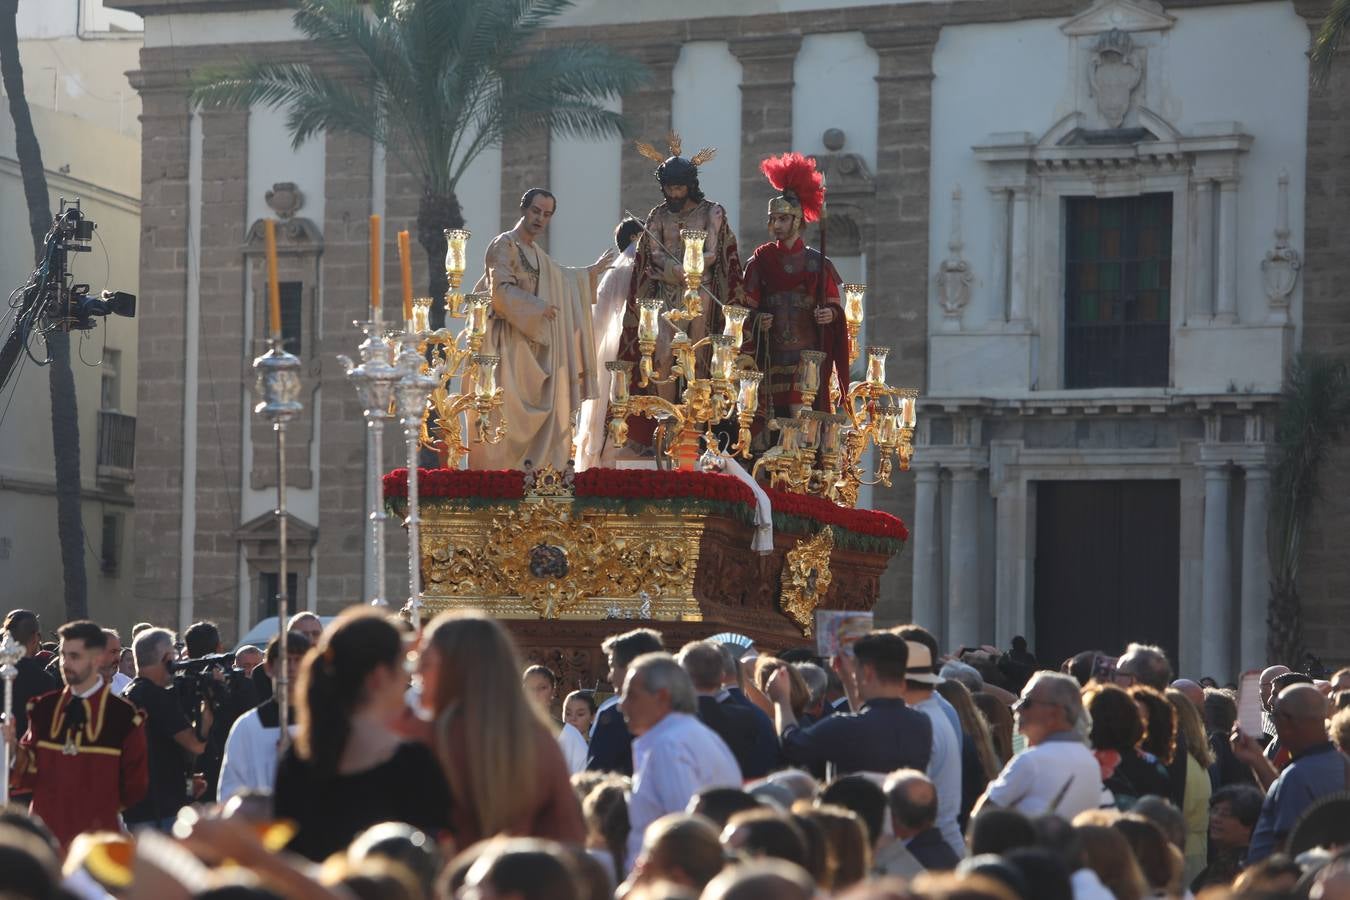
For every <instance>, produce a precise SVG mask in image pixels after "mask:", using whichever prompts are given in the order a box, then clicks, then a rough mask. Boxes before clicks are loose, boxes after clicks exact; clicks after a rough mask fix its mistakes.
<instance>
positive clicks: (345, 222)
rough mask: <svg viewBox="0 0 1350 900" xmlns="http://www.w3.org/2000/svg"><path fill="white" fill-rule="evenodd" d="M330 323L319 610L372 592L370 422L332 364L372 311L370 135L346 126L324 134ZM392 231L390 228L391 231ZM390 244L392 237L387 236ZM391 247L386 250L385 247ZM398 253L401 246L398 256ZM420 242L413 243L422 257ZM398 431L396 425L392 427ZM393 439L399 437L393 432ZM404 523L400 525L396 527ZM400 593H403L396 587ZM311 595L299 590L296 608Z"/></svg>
mask: <svg viewBox="0 0 1350 900" xmlns="http://www.w3.org/2000/svg"><path fill="white" fill-rule="evenodd" d="M324 142H325V158H326V165H325V167H324V191H325V193H326V194H327V202H326V204H325V206H324V223H323V228H324V248H325V250H326V251H327V252H326V253H324V256H323V259H322V265H323V303H322V304H321V305H320V310H319V325H320V327H321V328H322V329H323V348H324V365H323V366H322V368H321V369H320V372H319V379H320V382H319V383H320V384H321V385H322V388H321V390H320V393H319V401H318V403H319V417H318V418H319V422H320V424H321V425H322V427H323V442H322V445H321V446H320V449H319V521H318V526H319V530H318V545H317V547H316V548H315V554H316V556H317V558H318V559H320V560H322V561H323V562H322V564H321V565H319V566H317V567H316V575H317V577H318V590H317V591H316V594H317V596H318V597H319V598H320V602H321V603H322V607H321V608H320V610H319V612H321V613H323V614H328V613H330V612H336V611H338V610H340V609H341V607H342V606H343V605H344V604H345V603H347V602H349V601H350V600H351V598H354V597H365V596H366V591H365V569H364V562H365V557H364V550H365V545H366V542H365V540H364V538H365V528H364V524H365V508H366V494H365V471H366V467H365V460H366V440H367V435H366V432H367V430H368V429H367V428H366V423H365V420H364V418H363V417H362V411H361V404H360V402H358V400H357V397H356V390H355V389H354V388H353V387H352V384H351V382H350V381H349V380H348V379H347V375H346V373H345V372H343V371H342V367H341V366H336V365H329V364H328V360H331V359H332V358H333V355H334V354H337V353H345V354H346V355H348V356H355V355H356V346H357V345H358V344H359V343H360V342H361V339H362V335H361V333H360V332H359V331H357V329H356V327H355V326H354V325H352V322H353V320H356V319H362V318H364V317H365V316H366V315H367V314H368V313H367V310H368V307H369V303H370V297H369V293H370V292H369V284H370V262H369V260H370V250H369V247H370V237H369V225H368V224H367V221H368V220H367V217H368V216H369V215H370V212H371V206H370V204H371V176H372V170H373V159H372V153H371V144H370V141H369V140H367V139H366V138H362V137H355V136H352V135H348V134H343V133H341V132H331V131H330V132H328V133H327V134H326V135H325V136H324ZM386 234H387V232H386ZM385 247H386V248H388V247H390V242H386V243H385ZM386 253H387V250H386ZM396 255H397V254H395V256H396ZM420 255H421V253H420V250H414V253H413V256H414V259H416V258H417V257H418V256H420ZM477 264H478V261H477V260H471V261H470V268H471V269H472V268H474V267H475V266H476V265H477ZM394 433H396V432H395V430H394V429H393V428H392V427H391V428H390V429H389V434H394ZM391 440H392V438H391ZM391 530H397V529H391ZM393 596H395V597H397V596H401V595H399V594H394V595H393ZM308 599H309V598H308V597H299V598H296V602H295V604H294V606H295V608H296V609H301V608H304V607H305V605H306V604H307V602H308Z"/></svg>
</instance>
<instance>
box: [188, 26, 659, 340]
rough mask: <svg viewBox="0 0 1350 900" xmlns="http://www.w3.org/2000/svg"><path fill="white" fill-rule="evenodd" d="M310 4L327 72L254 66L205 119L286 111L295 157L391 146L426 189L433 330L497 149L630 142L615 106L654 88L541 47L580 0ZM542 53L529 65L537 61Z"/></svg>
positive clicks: (226, 76) (614, 65)
mask: <svg viewBox="0 0 1350 900" xmlns="http://www.w3.org/2000/svg"><path fill="white" fill-rule="evenodd" d="M366 5H367V4H366V3H364V2H361V0H299V8H298V9H297V10H296V12H295V18H294V21H295V25H296V27H297V28H298V29H299V30H300V31H301V32H303V33H304V34H305V35H306V36H307V37H308V38H309V39H310V40H312V41H313V42H314V43H315V44H316V45H317V46H318V49H319V50H320V51H321V55H322V57H323V58H324V59H329V60H342V61H343V62H345V63H347V64H349V65H350V67H351V69H352V72H353V73H354V75H355V79H354V80H352V79H344V78H343V77H340V76H337V75H333V74H329V72H328V71H321V70H320V69H319V68H317V67H316V66H314V65H311V64H309V63H305V62H278V61H251V62H245V63H243V64H241V65H240V66H238V67H236V68H234V69H231V70H228V71H212V72H207V73H204V74H203V75H202V77H201V78H200V79H198V80H197V82H196V88H195V90H194V92H193V96H194V98H195V99H196V100H198V101H199V102H201V103H202V104H203V105H204V106H228V107H234V108H247V107H249V106H252V105H254V104H258V105H262V106H267V107H273V108H281V109H285V110H286V111H287V112H288V117H287V122H286V124H287V128H288V129H289V130H290V132H291V138H292V142H293V145H294V146H296V147H298V146H300V144H302V143H303V142H304V141H305V140H307V139H308V138H310V137H312V136H314V135H316V134H318V133H319V132H321V131H324V130H326V129H331V130H336V131H346V132H350V133H354V134H358V135H362V136H364V137H367V138H370V139H371V140H372V141H375V142H376V143H379V144H382V145H383V146H384V147H385V148H386V150H387V151H388V152H389V153H390V154H392V155H394V156H396V157H398V158H399V159H400V160H401V161H402V162H403V164H404V165H405V167H407V169H408V171H411V172H416V173H417V174H418V176H419V177H420V178H421V180H422V199H421V202H420V204H419V206H418V210H417V240H418V243H419V244H421V245H422V248H423V249H424V250H425V251H426V254H427V259H428V262H429V264H430V270H431V277H430V291H431V296H432V297H433V298H435V303H436V305H435V307H434V311H433V324H434V325H439V324H441V323H442V322H443V321H444V306H443V298H444V295H445V292H446V287H447V285H446V278H445V269H444V266H443V265H441V260H442V259H443V258H444V256H445V236H444V231H445V229H447V228H459V227H462V226H463V225H464V224H465V222H464V214H463V211H462V210H461V209H460V205H459V200H458V199H457V197H456V194H455V191H456V187H457V186H458V184H459V181H460V179H461V178H462V177H463V176H464V173H465V171H466V170H467V169H468V167H469V164H470V163H472V162H473V161H474V159H475V158H477V157H478V155H479V154H480V153H482V152H483V151H484V150H486V149H488V148H489V147H493V146H496V145H499V144H501V143H503V142H506V141H511V140H514V139H518V138H521V137H524V136H527V135H529V134H531V133H534V132H536V130H537V129H540V128H548V129H551V130H552V131H553V132H554V133H557V134H561V135H565V136H572V137H583V138H599V137H607V136H613V135H621V134H624V133H625V130H626V129H625V125H624V119H623V116H622V115H621V114H619V113H616V112H613V111H611V110H609V109H606V108H605V106H604V103H605V101H607V100H610V99H612V98H616V97H620V96H622V95H623V94H625V93H627V92H628V91H630V90H632V89H633V88H635V87H637V86H638V85H640V84H641V83H643V82H644V81H645V80H646V78H647V70H646V68H645V67H644V66H643V65H642V64H641V63H639V62H637V61H636V60H633V59H630V58H628V57H625V56H622V55H620V54H618V53H616V52H614V51H613V50H611V49H609V48H607V47H602V46H599V45H595V44H588V43H567V44H554V45H549V46H547V47H545V46H542V45H540V44H539V43H538V42H537V41H535V43H533V44H531V41H532V39H535V38H537V37H538V36H539V33H540V31H541V30H542V29H543V28H544V27H545V26H546V25H547V24H548V23H549V22H550V21H552V20H553V19H555V18H556V17H557V16H558V15H559V14H561V13H562V12H564V11H566V10H567V9H570V8H571V7H572V5H573V0H371V2H370V4H369V6H370V8H371V12H373V15H369V14H368V13H367V10H366ZM527 46H528V47H529V52H524V51H525V49H526V48H527Z"/></svg>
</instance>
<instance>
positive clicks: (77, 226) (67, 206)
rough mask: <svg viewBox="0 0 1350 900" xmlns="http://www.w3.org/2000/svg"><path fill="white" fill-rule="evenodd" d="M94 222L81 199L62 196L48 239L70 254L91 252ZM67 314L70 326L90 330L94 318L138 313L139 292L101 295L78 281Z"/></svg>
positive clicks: (71, 292)
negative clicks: (136, 293)
mask: <svg viewBox="0 0 1350 900" xmlns="http://www.w3.org/2000/svg"><path fill="white" fill-rule="evenodd" d="M96 227H97V226H96V225H95V224H94V221H93V220H92V219H90V218H88V217H87V216H85V214H84V211H83V210H82V209H80V201H79V200H76V201H74V203H68V202H67V201H66V199H65V198H64V197H63V198H62V199H61V211H60V212H59V213H57V215H56V220H55V221H54V222H53V223H52V233H51V235H50V237H49V238H48V240H50V241H53V242H55V249H57V250H60V251H65V252H67V253H88V252H89V251H90V250H92V249H93V247H91V246H90V245H89V242H90V241H92V240H93V239H94V229H95V228H96ZM67 314H68V315H69V316H70V318H71V320H72V321H71V323H70V327H71V328H72V329H73V330H76V331H88V330H90V329H91V328H93V327H94V317H95V316H98V317H103V316H110V315H111V316H125V317H127V318H134V317H135V316H136V295H135V294H129V293H127V292H126V291H104V292H103V293H101V294H99V295H98V296H97V297H91V296H89V285H87V284H74V285H71V287H70V305H69V309H68V310H67Z"/></svg>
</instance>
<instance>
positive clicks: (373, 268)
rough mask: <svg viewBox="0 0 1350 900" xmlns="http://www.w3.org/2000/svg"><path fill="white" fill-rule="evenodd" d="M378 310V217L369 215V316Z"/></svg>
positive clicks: (377, 312) (372, 316)
mask: <svg viewBox="0 0 1350 900" xmlns="http://www.w3.org/2000/svg"><path fill="white" fill-rule="evenodd" d="M379 311H380V217H379V216H371V217H370V312H371V318H372V319H374V318H376V317H377V316H378V314H379Z"/></svg>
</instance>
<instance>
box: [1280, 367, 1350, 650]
mask: <svg viewBox="0 0 1350 900" xmlns="http://www.w3.org/2000/svg"><path fill="white" fill-rule="evenodd" d="M1347 425H1350V366H1347V364H1346V361H1345V360H1341V359H1335V358H1332V357H1328V356H1323V355H1321V354H1317V353H1309V352H1305V353H1301V354H1299V355H1298V356H1297V357H1295V358H1294V361H1293V362H1292V363H1291V364H1290V366H1289V370H1288V372H1287V373H1286V374H1285V384H1284V389H1283V391H1282V392H1281V398H1280V409H1279V413H1278V414H1277V417H1276V422H1275V444H1276V454H1277V455H1276V461H1275V469H1274V476H1273V478H1272V482H1273V484H1272V487H1273V488H1274V497H1273V499H1272V503H1271V529H1270V559H1271V570H1272V571H1271V585H1270V590H1271V596H1270V609H1269V612H1268V614H1267V624H1268V626H1269V632H1268V634H1269V639H1268V646H1267V652H1268V654H1269V658H1270V659H1271V660H1275V661H1283V662H1287V663H1288V664H1290V665H1296V663H1297V661H1298V660H1301V659H1302V657H1303V650H1304V647H1303V623H1302V602H1301V600H1300V599H1299V593H1298V566H1299V557H1300V554H1301V550H1302V546H1303V532H1304V529H1305V528H1306V527H1307V525H1308V521H1309V519H1310V518H1311V517H1312V511H1313V506H1314V504H1315V503H1316V501H1317V498H1318V487H1319V485H1318V482H1319V476H1320V475H1321V470H1322V464H1323V463H1324V462H1325V461H1326V457H1327V454H1328V453H1329V452H1330V450H1331V448H1332V445H1334V444H1335V443H1336V441H1337V440H1338V439H1339V438H1340V437H1341V435H1342V433H1344V431H1345V429H1346V427H1347Z"/></svg>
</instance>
